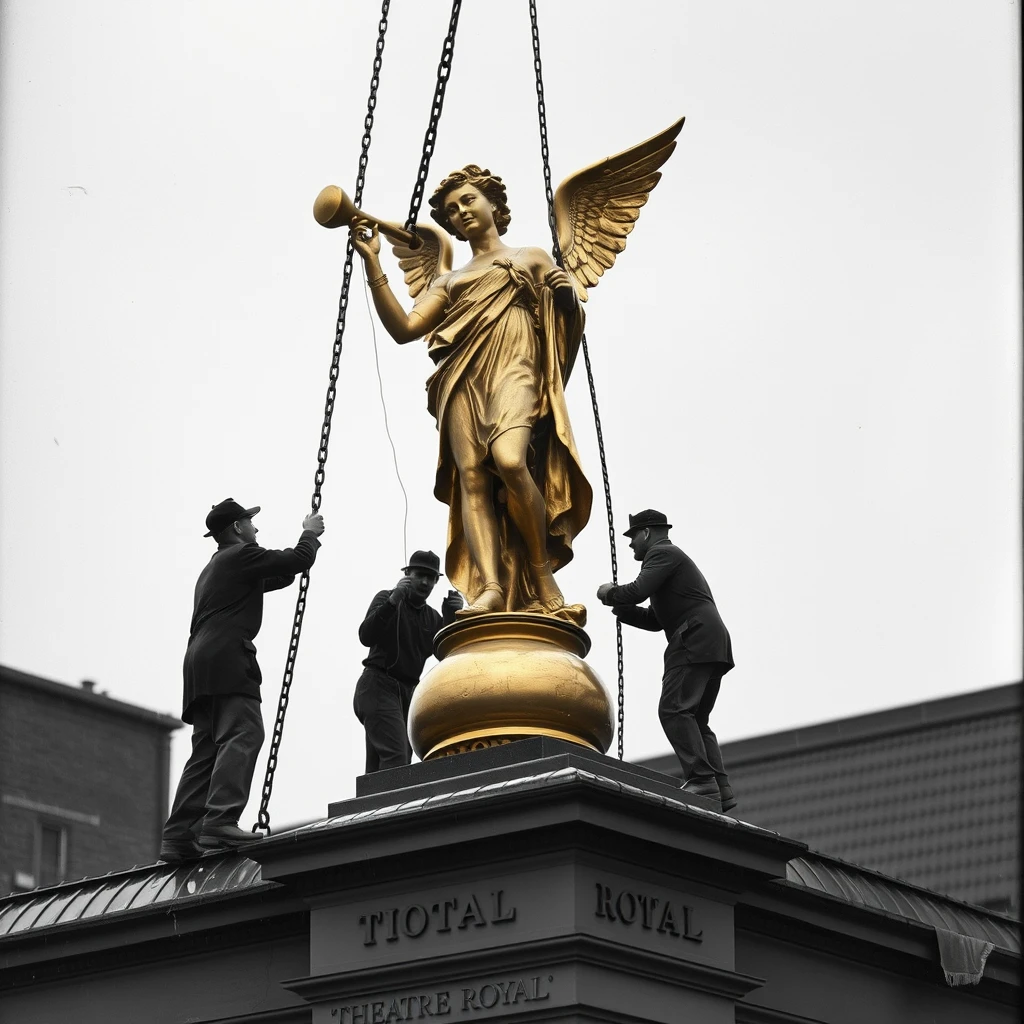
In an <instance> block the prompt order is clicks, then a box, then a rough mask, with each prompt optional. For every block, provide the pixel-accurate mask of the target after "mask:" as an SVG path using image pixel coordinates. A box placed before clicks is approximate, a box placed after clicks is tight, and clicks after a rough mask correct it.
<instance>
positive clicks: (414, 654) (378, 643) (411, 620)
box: [352, 551, 462, 775]
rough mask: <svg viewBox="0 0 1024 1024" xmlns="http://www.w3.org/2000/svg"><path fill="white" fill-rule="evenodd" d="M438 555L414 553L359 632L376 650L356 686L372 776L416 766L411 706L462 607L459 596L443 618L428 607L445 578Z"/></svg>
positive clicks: (451, 595) (453, 595)
mask: <svg viewBox="0 0 1024 1024" xmlns="http://www.w3.org/2000/svg"><path fill="white" fill-rule="evenodd" d="M440 569H441V560H440V559H439V558H438V557H437V555H435V554H434V552H433V551H414V552H413V554H412V558H410V559H409V564H408V565H407V566H406V567H405V568H404V569H403V570H402V571H403V572H404V573H405V575H404V576H403V577H402V578H401V579H400V580H399V581H398V583H397V584H396V585H395V588H394V590H381V591H380V592H379V593H378V594H377V595H376V596H375V597H374V599H373V600H372V601H371V602H370V607H369V609H368V610H367V612H366V618H364V619H363V622H362V625H360V627H359V642H360V643H361V644H362V645H363V646H364V647H369V648H370V653H369V654H368V655H367V656H366V659H365V660H364V661H363V665H364V668H363V674H362V675H361V676H360V677H359V682H357V683H356V692H355V696H354V698H353V700H352V707H353V710H354V711H355V713H356V718H358V719H359V721H360V722H361V723H362V726H363V728H364V729H365V730H366V774H367V775H369V774H370V772H377V771H382V770H383V769H385V768H399V767H401V766H402V765H405V764H409V762H410V761H411V760H412V748H411V747H410V746H409V703H410V702H411V701H412V694H413V690H415V689H416V684H417V683H418V682H419V681H420V675H421V674H422V672H423V665H424V663H425V662H426V660H427V658H429V657H430V655H431V654H433V652H434V636H435V634H436V633H437V631H438V630H439V629H440V628H441V627H442V626H447V625H448V624H449V623H450V622H454V621H455V613H456V612H457V611H458V610H459V609H460V608H461V607H462V597H461V596H460V595H459V592H458V591H457V590H449V591H448V596H447V597H446V598H445V599H444V601H442V602H441V610H442V612H443V615H438V613H437V612H436V611H435V610H434V609H433V608H431V607H430V605H428V604H427V598H428V597H430V593H431V591H432V590H433V589H434V587H435V585H436V584H437V580H438V577H439V576H440Z"/></svg>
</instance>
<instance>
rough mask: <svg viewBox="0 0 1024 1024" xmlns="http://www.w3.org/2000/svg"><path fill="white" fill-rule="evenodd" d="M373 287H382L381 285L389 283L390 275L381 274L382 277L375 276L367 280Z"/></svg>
mask: <svg viewBox="0 0 1024 1024" xmlns="http://www.w3.org/2000/svg"><path fill="white" fill-rule="evenodd" d="M366 283H367V284H368V285H369V286H370V287H371V288H380V287H381V285H385V284H387V283H388V275H387V274H381V275H380V277H375V278H374V279H373V280H372V281H367V282H366Z"/></svg>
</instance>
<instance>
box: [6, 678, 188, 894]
mask: <svg viewBox="0 0 1024 1024" xmlns="http://www.w3.org/2000/svg"><path fill="white" fill-rule="evenodd" d="M68 691H69V692H68V695H67V696H61V695H57V694H54V693H50V692H45V691H42V690H40V691H36V690H33V689H31V688H29V687H25V686H19V685H11V684H9V683H0V892H8V891H10V889H11V888H12V887H13V885H14V875H15V872H24V873H27V874H32V873H33V871H34V863H33V854H34V845H35V836H36V830H37V828H38V822H39V821H40V820H43V821H46V822H48V823H50V824H53V825H59V826H62V827H64V828H66V829H67V833H68V847H67V871H66V877H67V878H69V879H76V878H81V877H83V876H86V875H98V874H104V873H106V872H108V871H113V870H117V869H120V868H125V867H131V866H132V865H133V864H143V863H150V862H152V861H153V860H155V859H156V855H157V852H158V850H159V828H160V826H161V824H162V823H163V819H164V817H165V816H166V813H167V784H168V783H167V758H168V743H169V735H168V732H167V730H166V729H165V728H162V727H160V726H159V725H157V724H151V723H149V722H146V721H142V720H136V719H133V718H131V717H128V716H126V715H124V714H121V713H118V712H111V711H105V710H104V709H103V708H102V707H100V706H97V705H98V704H102V701H100V702H94V701H93V702H87V701H83V700H82V699H80V698H78V696H77V694H76V691H75V690H74V689H73V688H71V687H68ZM25 803H30V804H33V805H45V806H50V807H53V808H55V809H57V810H56V811H54V812H47V811H45V810H40V809H38V808H37V807H26V806H24V804H25ZM61 812H66V813H61ZM96 818H98V819H99V821H98V823H96V822H95V820H94V819H96ZM90 819H91V820H90ZM37 881H38V880H37Z"/></svg>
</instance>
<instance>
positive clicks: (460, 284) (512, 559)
mask: <svg viewBox="0 0 1024 1024" xmlns="http://www.w3.org/2000/svg"><path fill="white" fill-rule="evenodd" d="M448 295H449V301H450V305H449V308H448V311H447V314H446V316H445V319H444V322H443V323H442V324H441V326H440V327H438V328H437V330H435V331H434V332H433V333H432V334H431V335H429V337H428V338H427V342H428V351H429V352H430V355H431V358H433V359H434V360H435V362H437V363H438V366H437V369H436V370H435V372H434V373H433V374H432V375H431V377H430V378H429V380H428V381H427V407H428V409H429V410H430V412H431V414H432V415H433V416H434V418H435V419H436V421H437V427H438V432H439V435H440V436H439V451H438V461H437V475H436V479H435V484H434V494H435V496H436V497H437V498H438V500H440V501H443V502H445V504H447V505H448V506H449V508H450V510H451V511H450V515H449V518H448V547H447V552H446V555H445V572H446V573H447V575H448V578H449V579H450V580H451V581H452V583H453V585H454V586H456V587H457V588H458V589H459V590H460V591H462V593H464V594H465V595H466V596H467V597H468V598H469V600H470V601H473V600H474V599H475V598H476V597H477V595H478V594H479V593H480V591H481V590H482V588H483V585H484V583H485V582H486V581H485V580H484V579H483V578H482V577H481V575H480V573H479V571H478V569H477V567H476V566H474V565H473V564H472V562H471V561H470V558H469V552H468V550H467V547H466V540H465V535H464V529H463V517H462V500H461V488H460V483H459V476H458V468H457V466H456V463H455V460H454V458H453V456H452V450H451V433H450V431H451V430H452V429H453V422H452V421H453V416H452V409H453V405H456V406H458V408H459V416H458V419H457V423H455V424H454V427H455V428H456V429H459V430H466V429H467V410H468V411H469V416H468V418H469V419H470V420H472V421H474V422H471V423H469V425H468V429H469V430H470V431H472V432H473V435H474V436H472V437H471V438H468V439H467V438H460V443H464V442H468V443H473V444H477V445H479V446H481V452H482V453H485V454H489V451H490V443H491V442H492V441H493V440H494V438H495V437H496V436H498V435H499V434H500V433H501V432H503V431H504V430H508V429H509V428H510V427H514V426H521V425H528V426H530V427H531V431H532V437H531V448H530V459H529V464H530V472H531V474H532V476H533V478H534V480H535V481H536V483H537V486H538V488H539V489H540V492H541V494H542V495H543V498H544V505H545V508H546V528H547V549H548V556H549V558H550V560H551V566H552V569H558V568H559V567H561V566H563V565H565V564H567V563H568V562H569V561H570V560H571V559H572V542H573V539H574V538H575V537H576V535H577V534H578V533H579V532H580V531H581V530H582V529H583V527H584V526H586V524H587V520H588V519H589V518H590V508H591V503H592V500H593V493H592V491H591V488H590V484H589V483H588V481H587V478H586V477H585V476H584V474H583V470H582V468H581V466H580V460H579V453H578V452H577V450H576V443H575V441H574V440H573V436H572V427H571V426H570V424H569V415H568V410H567V408H566V404H565V393H564V390H563V389H564V386H565V383H566V381H567V380H568V377H569V373H570V371H571V369H572V365H573V362H574V360H575V357H576V353H577V350H578V348H579V344H580V339H581V338H582V336H583V322H584V315H583V310H582V308H580V307H579V304H578V303H577V305H576V308H575V310H574V311H572V312H570V313H568V314H565V313H562V312H561V311H559V310H558V309H556V307H555V304H554V298H553V294H552V292H551V290H550V289H549V288H547V287H540V288H537V287H536V286H535V285H534V283H533V280H532V278H531V277H530V275H529V274H528V273H527V272H526V271H525V270H524V268H522V267H520V266H519V265H518V264H517V263H516V262H515V260H514V259H509V258H505V259H499V260H495V261H494V263H493V264H491V265H490V266H487V267H484V268H481V270H480V271H479V272H478V273H469V274H466V273H465V272H463V273H460V274H459V275H458V276H457V277H456V278H455V280H454V281H453V282H452V284H451V285H450V286H449V287H448ZM485 465H486V463H485ZM492 472H493V469H492ZM492 493H493V500H494V507H495V513H496V516H497V521H498V536H499V546H500V552H499V555H500V559H499V565H500V572H501V573H502V577H503V578H502V579H500V580H499V582H500V583H501V585H502V586H503V587H504V589H505V594H506V602H507V604H506V607H507V609H508V610H509V611H542V608H541V606H540V602H539V601H538V599H537V595H536V592H535V591H534V587H533V584H532V580H531V577H530V573H529V571H528V559H527V553H526V548H525V545H524V543H523V541H522V539H521V537H520V536H519V532H518V530H517V529H516V526H515V524H514V523H513V522H512V519H511V517H510V516H509V514H508V510H507V506H506V504H505V500H504V499H505V495H504V489H503V487H502V485H501V480H500V479H499V478H498V476H497V474H496V473H495V474H494V482H493V490H492Z"/></svg>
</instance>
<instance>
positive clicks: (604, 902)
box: [596, 882, 615, 921]
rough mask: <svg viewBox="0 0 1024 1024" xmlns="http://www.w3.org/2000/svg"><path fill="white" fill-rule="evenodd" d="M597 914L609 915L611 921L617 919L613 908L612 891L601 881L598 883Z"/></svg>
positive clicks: (600, 915) (599, 915) (601, 915)
mask: <svg viewBox="0 0 1024 1024" xmlns="http://www.w3.org/2000/svg"><path fill="white" fill-rule="evenodd" d="M596 914H597V916H598V917H607V918H608V919H609V920H611V921H614V920H615V911H614V910H612V891H611V889H609V888H608V886H607V885H602V884H601V883H600V882H598V883H597V910H596Z"/></svg>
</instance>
